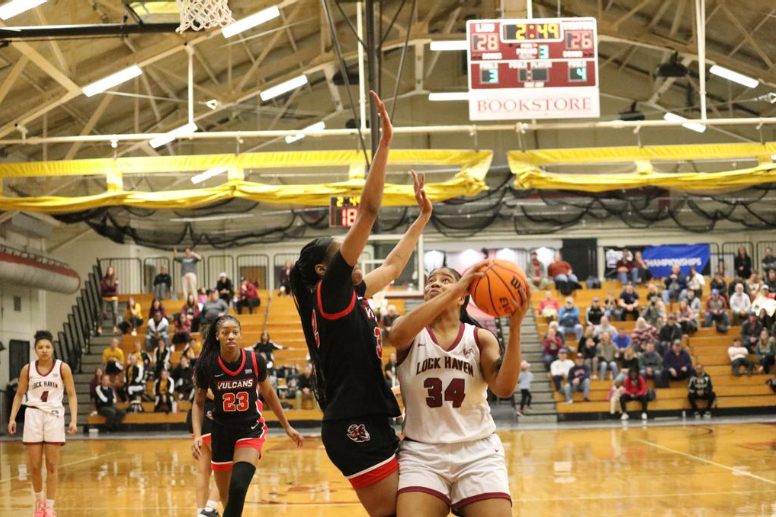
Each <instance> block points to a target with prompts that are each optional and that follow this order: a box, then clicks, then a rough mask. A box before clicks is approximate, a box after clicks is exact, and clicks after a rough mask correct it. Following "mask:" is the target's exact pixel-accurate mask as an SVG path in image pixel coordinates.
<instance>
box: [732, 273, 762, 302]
mask: <svg viewBox="0 0 776 517" xmlns="http://www.w3.org/2000/svg"><path fill="white" fill-rule="evenodd" d="M762 287H763V281H762V280H760V274H759V273H757V271H752V276H750V277H749V279H748V280H747V281H746V291H747V292H748V293H749V296H756V295H757V294H758V293H759V292H760V289H762ZM728 292H729V290H728Z"/></svg>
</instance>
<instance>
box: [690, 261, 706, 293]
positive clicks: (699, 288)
mask: <svg viewBox="0 0 776 517" xmlns="http://www.w3.org/2000/svg"><path fill="white" fill-rule="evenodd" d="M705 285H706V279H705V278H704V277H703V275H701V274H700V273H698V272H697V271H696V270H695V268H694V267H691V268H690V274H689V275H687V293H688V295H689V293H690V292H693V293H695V296H696V297H698V298H701V297H702V296H703V287H704V286H705Z"/></svg>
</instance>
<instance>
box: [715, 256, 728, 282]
mask: <svg viewBox="0 0 776 517" xmlns="http://www.w3.org/2000/svg"><path fill="white" fill-rule="evenodd" d="M717 273H719V274H720V275H722V278H727V266H726V265H725V259H724V258H720V259H717V268H716V269H715V270H714V274H715V275H716V274H717Z"/></svg>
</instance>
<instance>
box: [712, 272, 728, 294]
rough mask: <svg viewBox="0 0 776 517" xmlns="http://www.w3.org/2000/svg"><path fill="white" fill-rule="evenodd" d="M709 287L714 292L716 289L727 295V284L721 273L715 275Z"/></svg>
mask: <svg viewBox="0 0 776 517" xmlns="http://www.w3.org/2000/svg"><path fill="white" fill-rule="evenodd" d="M709 287H710V288H711V290H712V291H713V290H714V289H716V290H717V291H719V292H720V293H723V294H725V293H727V292H728V290H727V282H725V277H723V276H722V274H721V273H720V272H716V273H714V278H712V279H711V282H709Z"/></svg>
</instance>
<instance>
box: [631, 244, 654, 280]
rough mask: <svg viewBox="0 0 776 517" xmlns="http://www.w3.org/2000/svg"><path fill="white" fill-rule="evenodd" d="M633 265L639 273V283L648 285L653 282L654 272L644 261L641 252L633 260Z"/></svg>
mask: <svg viewBox="0 0 776 517" xmlns="http://www.w3.org/2000/svg"><path fill="white" fill-rule="evenodd" d="M633 264H634V267H635V268H636V270H637V271H638V272H639V274H638V277H639V280H638V283H646V282H649V281H650V280H652V271H650V270H649V266H648V265H647V263H646V262H645V261H644V257H642V256H641V252H640V251H637V252H636V256H635V257H634V258H633Z"/></svg>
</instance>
